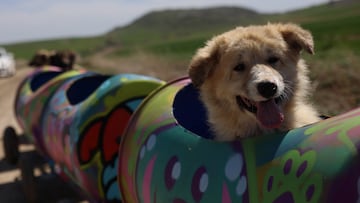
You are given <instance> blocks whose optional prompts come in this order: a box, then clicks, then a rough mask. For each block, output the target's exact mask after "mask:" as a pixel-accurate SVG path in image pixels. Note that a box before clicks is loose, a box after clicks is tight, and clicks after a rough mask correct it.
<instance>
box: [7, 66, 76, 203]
mask: <svg viewBox="0 0 360 203" xmlns="http://www.w3.org/2000/svg"><path fill="white" fill-rule="evenodd" d="M30 71H31V69H30V68H21V69H18V70H17V72H16V75H15V76H13V77H11V78H0V133H1V134H0V138H1V139H0V142H1V143H0V202H1V203H25V202H27V201H26V197H25V195H24V188H23V186H24V184H23V182H22V180H21V175H20V170H19V169H18V166H11V165H10V164H8V163H7V162H6V161H5V160H4V151H3V139H2V138H3V131H4V129H5V128H6V127H7V126H13V127H14V128H15V130H16V131H17V133H18V134H21V133H22V131H21V129H20V127H19V125H18V124H17V122H16V120H15V116H14V111H13V105H14V98H15V93H16V89H17V87H18V85H19V83H20V82H21V80H22V79H23V78H24V77H25V76H26V75H27V74H28V73H29V72H30ZM34 154H35V153H34V151H33V146H32V145H22V146H21V155H20V156H25V155H26V156H29V155H30V156H32V155H34ZM34 161H35V160H34ZM35 180H36V185H35V187H34V188H35V191H36V194H37V201H36V202H40V203H52V202H62V203H65V202H80V201H81V198H79V195H77V194H76V193H75V192H74V190H73V189H72V188H69V184H66V183H64V182H63V181H62V180H60V179H59V177H57V176H56V175H54V174H38V173H37V177H36V178H35Z"/></svg>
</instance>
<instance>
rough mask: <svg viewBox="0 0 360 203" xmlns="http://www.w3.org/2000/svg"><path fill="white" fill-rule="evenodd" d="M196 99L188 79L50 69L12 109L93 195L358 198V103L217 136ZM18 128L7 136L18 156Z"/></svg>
mask: <svg viewBox="0 0 360 203" xmlns="http://www.w3.org/2000/svg"><path fill="white" fill-rule="evenodd" d="M198 96H199V95H198V92H197V90H196V89H195V88H194V87H193V86H192V84H191V81H190V80H189V79H188V78H180V79H177V80H175V81H172V82H168V83H165V82H164V81H161V80H158V79H156V78H152V77H147V76H142V75H135V74H119V75H110V76H107V75H102V74H98V73H94V72H89V71H86V70H72V71H67V72H61V71H60V69H58V68H56V67H44V68H42V69H38V70H36V71H34V72H33V73H31V74H30V75H29V76H27V77H26V78H25V79H24V81H23V82H22V83H21V85H20V87H19V89H18V90H17V96H16V100H15V114H16V117H17V120H18V122H19V124H20V126H21V127H22V128H23V131H24V133H25V135H26V137H27V139H28V140H29V141H30V142H31V143H33V144H34V145H35V147H36V149H37V151H38V153H40V154H41V155H42V157H44V159H45V160H49V161H52V162H54V163H55V167H56V168H57V170H56V172H57V173H59V174H61V176H63V177H64V178H66V180H67V181H71V182H73V183H75V184H77V185H78V186H79V187H80V188H81V189H82V191H83V192H84V194H86V197H87V198H88V199H89V200H90V201H91V202H126V203H192V202H193V203H231V202H237V203H240V202H251V203H270V202H271V203H291V202H293V203H305V202H309V203H310V202H314V203H315V202H326V203H335V202H359V201H360V157H359V153H360V108H358V109H354V110H352V111H350V112H347V113H344V114H341V115H339V116H336V117H332V118H329V119H326V120H323V121H320V122H318V123H315V124H312V125H308V126H305V127H302V128H298V129H293V130H291V131H289V132H278V133H275V134H272V135H264V136H258V137H252V138H247V139H243V140H238V141H233V142H216V141H214V140H212V139H211V138H212V135H211V132H210V131H209V127H208V126H207V123H206V111H205V109H204V107H203V106H202V104H201V102H200V101H199V100H198ZM8 131H9V130H8ZM10 131H11V130H10ZM13 134H14V133H11V132H5V135H4V136H7V138H6V139H7V140H8V142H7V145H8V147H7V152H6V155H7V157H8V160H12V161H13V162H15V161H16V160H17V157H16V156H17V154H16V153H17V152H12V146H14V145H13V144H12V142H11V141H9V140H12V138H11V137H14V135H13ZM9 137H10V138H9ZM5 141H6V140H5ZM13 151H14V150H13ZM15 151H16V150H15ZM30 174H32V173H30ZM29 187H30V186H29Z"/></svg>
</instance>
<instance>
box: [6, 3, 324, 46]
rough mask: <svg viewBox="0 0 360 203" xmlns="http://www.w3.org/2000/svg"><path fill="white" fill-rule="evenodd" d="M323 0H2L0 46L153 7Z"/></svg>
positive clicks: (124, 19) (117, 22)
mask: <svg viewBox="0 0 360 203" xmlns="http://www.w3.org/2000/svg"><path fill="white" fill-rule="evenodd" d="M324 2H327V0H273V1H267V0H181V1H180V0H175V1H174V0H60V1H59V0H1V1H0V45H1V44H8V43H14V42H20V41H31V40H39V39H51V38H62V37H73V36H75V37H76V36H93V35H99V34H102V33H105V32H107V31H109V30H111V29H112V28H114V27H115V26H121V25H126V24H128V23H130V22H131V21H133V20H135V19H136V18H138V17H140V16H142V15H144V14H145V13H147V12H149V11H152V10H162V9H168V8H171V9H177V8H203V7H213V6H219V5H233V6H241V7H245V8H250V9H253V10H255V11H258V12H263V13H264V12H266V13H269V12H284V11H288V10H294V9H298V8H303V7H308V6H311V5H316V4H320V3H324Z"/></svg>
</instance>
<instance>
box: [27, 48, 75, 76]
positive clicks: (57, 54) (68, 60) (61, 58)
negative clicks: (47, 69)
mask: <svg viewBox="0 0 360 203" xmlns="http://www.w3.org/2000/svg"><path fill="white" fill-rule="evenodd" d="M75 61H76V54H75V53H74V52H73V51H70V50H61V51H48V50H44V49H42V50H39V51H37V52H36V54H35V55H34V56H33V58H32V59H31V60H30V62H29V64H28V65H29V66H33V67H41V66H44V65H52V66H56V67H59V68H61V69H62V70H63V71H68V70H71V69H73V68H74V64H75Z"/></svg>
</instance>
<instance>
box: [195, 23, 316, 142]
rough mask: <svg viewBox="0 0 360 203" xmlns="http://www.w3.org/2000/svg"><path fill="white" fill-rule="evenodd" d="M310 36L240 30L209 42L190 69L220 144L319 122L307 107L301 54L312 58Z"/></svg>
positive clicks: (292, 29) (282, 29)
mask: <svg viewBox="0 0 360 203" xmlns="http://www.w3.org/2000/svg"><path fill="white" fill-rule="evenodd" d="M313 47H314V44H313V38H312V36H311V34H310V33H309V32H308V31H306V30H304V29H302V28H301V27H299V26H297V25H294V24H267V25H263V26H249V27H238V28H236V29H234V30H231V31H228V32H225V33H223V34H221V35H218V36H216V37H214V38H213V39H211V40H209V41H208V42H207V44H206V46H205V47H203V48H200V49H199V50H198V51H197V53H196V54H195V56H194V57H193V59H192V61H191V62H190V66H189V76H190V78H191V79H192V82H193V84H194V85H195V87H197V88H198V89H199V91H200V97H201V98H200V99H201V100H202V102H203V103H204V105H205V107H206V109H207V113H208V122H209V124H210V126H211V127H212V130H213V131H214V133H215V136H216V137H215V139H216V140H218V141H229V140H234V139H236V138H244V137H249V136H254V135H259V134H263V133H271V132H273V131H275V130H281V131H286V130H289V129H292V128H296V127H300V126H304V125H307V124H310V123H313V122H316V121H318V120H319V115H318V113H317V111H316V110H315V109H314V108H313V107H312V106H311V105H310V104H309V103H308V101H307V97H308V94H309V88H310V82H309V79H308V77H307V73H308V69H307V67H306V65H305V63H304V61H303V60H302V59H300V53H301V51H302V50H305V51H306V52H308V53H310V54H313V53H314V48H313Z"/></svg>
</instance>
